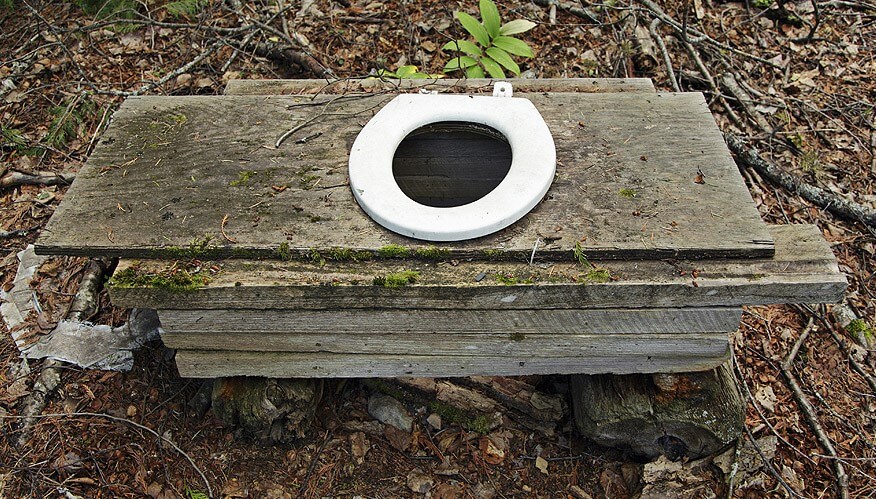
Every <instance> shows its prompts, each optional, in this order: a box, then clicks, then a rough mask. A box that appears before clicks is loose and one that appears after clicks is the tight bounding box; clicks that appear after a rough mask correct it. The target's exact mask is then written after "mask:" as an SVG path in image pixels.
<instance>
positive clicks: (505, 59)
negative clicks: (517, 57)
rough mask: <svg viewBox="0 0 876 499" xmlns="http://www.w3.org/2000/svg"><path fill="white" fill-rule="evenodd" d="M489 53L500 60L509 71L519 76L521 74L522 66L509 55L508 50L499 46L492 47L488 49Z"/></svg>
mask: <svg viewBox="0 0 876 499" xmlns="http://www.w3.org/2000/svg"><path fill="white" fill-rule="evenodd" d="M487 55H488V56H490V58H491V59H493V60H494V61H496V62H498V63H499V64H501V65H502V66H504V67H505V69H507V70H508V71H511V72H512V73H514V74H515V75H517V76H520V66H518V65H517V63H516V62H514V59H512V58H511V56H510V55H508V52H505V51H504V50H502V49H500V48H499V47H490V48H488V49H487Z"/></svg>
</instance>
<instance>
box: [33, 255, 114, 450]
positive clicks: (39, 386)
mask: <svg viewBox="0 0 876 499" xmlns="http://www.w3.org/2000/svg"><path fill="white" fill-rule="evenodd" d="M110 266H111V262H110V261H109V260H105V259H95V260H92V261H91V262H89V265H88V267H86V269H85V273H84V274H83V276H82V280H81V281H80V284H79V290H78V291H77V292H76V296H74V297H73V301H71V302H70V307H69V308H68V310H67V311H66V313H65V314H64V316H65V317H66V318H67V319H71V320H77V321H78V320H81V319H82V317H83V314H84V313H86V312H91V311H96V310H97V309H98V307H99V303H100V302H99V300H98V294H99V293H100V290H101V289H102V288H103V277H104V275H105V274H106V273H107V271H108V270H109V268H110ZM63 366H64V363H63V362H60V361H57V360H53V359H49V358H47V359H43V361H42V370H41V372H40V376H39V378H37V380H36V381H34V384H33V388H32V389H31V392H30V394H29V395H28V396H27V398H25V401H24V405H23V409H22V411H21V414H22V423H21V427H20V428H19V430H20V431H21V433H20V434H19V435H18V445H19V446H20V447H21V446H24V445H26V444H27V441H28V438H29V435H30V429H31V428H32V427H33V422H34V420H35V419H36V418H37V417H40V416H38V414H39V413H40V412H42V410H43V409H44V408H45V407H46V400H47V399H48V398H49V397H50V396H51V395H52V394H53V393H55V390H57V388H58V385H59V384H60V382H61V369H62V368H63Z"/></svg>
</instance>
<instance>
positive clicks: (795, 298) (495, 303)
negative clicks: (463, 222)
mask: <svg viewBox="0 0 876 499" xmlns="http://www.w3.org/2000/svg"><path fill="white" fill-rule="evenodd" d="M770 232H771V233H772V235H773V237H774V238H775V239H776V254H775V256H774V257H773V258H766V259H748V260H722V259H718V260H702V261H684V260H679V261H602V262H595V264H596V265H598V266H599V267H601V268H603V269H605V270H606V271H607V272H608V273H609V274H610V275H611V278H612V280H610V281H608V282H594V281H592V280H591V279H589V277H590V274H591V272H590V270H589V267H587V268H585V267H582V266H580V265H575V264H570V263H554V264H551V265H547V264H545V265H539V264H538V262H539V259H538V258H536V265H534V266H529V265H526V264H523V263H516V262H490V261H484V262H481V261H461V262H458V264H457V265H455V266H454V265H452V264H449V263H441V262H438V263H435V262H432V263H429V262H422V261H411V260H374V261H370V262H360V263H339V262H327V263H326V264H325V265H324V266H320V265H319V264H315V263H305V262H274V261H241V260H226V261H225V262H207V263H203V264H201V268H202V269H208V268H211V267H215V268H217V269H220V270H219V271H218V272H217V273H215V274H213V273H209V274H208V275H210V279H211V281H210V282H209V284H208V285H206V286H205V287H203V288H200V289H197V290H194V291H189V292H181V291H174V290H172V289H163V288H156V287H151V288H150V287H125V286H121V285H119V284H114V283H112V282H111V283H110V297H111V298H112V301H113V303H114V304H115V305H117V306H121V307H145V308H155V309H159V310H161V309H167V308H174V309H179V308H190V309H223V308H230V309H231V308H233V309H237V308H253V309H284V308H285V309H290V308H294V309H315V310H319V309H343V308H357V309H368V308H375V307H380V308H402V309H412V308H413V309H503V310H508V309H581V308H612V307H622V308H662V307H710V306H717V307H735V306H740V305H757V304H767V303H817V302H836V301H839V300H840V299H841V298H842V295H843V292H844V291H845V288H846V279H845V277H844V276H843V274H842V273H841V272H840V271H839V269H838V267H837V263H836V259H835V258H834V255H833V253H832V252H831V250H830V247H829V246H828V245H827V243H826V242H825V241H824V239H823V238H822V236H821V233H820V231H819V230H818V228H817V227H815V226H812V225H787V226H771V227H770ZM169 265H175V263H174V262H164V261H142V262H135V261H131V260H123V261H121V262H120V264H119V268H118V270H117V271H116V272H119V271H120V270H124V269H126V268H130V267H131V266H136V267H137V268H139V269H140V270H139V271H140V272H145V273H161V272H163V271H165V269H167V268H168V266H169ZM403 269H406V270H413V271H417V272H418V273H419V274H418V276H417V277H416V282H414V283H412V284H410V285H407V286H403V287H399V288H387V287H383V286H375V285H371V283H372V281H373V280H374V279H375V278H377V277H381V276H386V275H387V274H388V273H390V272H398V271H399V270H403ZM694 271H696V272H694ZM602 275H603V276H604V274H602ZM479 277H480V278H481V279H480V280H478V278H479ZM499 279H501V280H502V281H504V282H509V281H512V280H515V279H516V280H518V282H520V284H516V285H503V284H501V283H500V282H499Z"/></svg>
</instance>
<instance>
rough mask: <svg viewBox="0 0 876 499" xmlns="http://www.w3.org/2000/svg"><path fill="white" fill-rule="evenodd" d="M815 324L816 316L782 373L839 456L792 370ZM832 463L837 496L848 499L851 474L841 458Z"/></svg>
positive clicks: (821, 435)
mask: <svg viewBox="0 0 876 499" xmlns="http://www.w3.org/2000/svg"><path fill="white" fill-rule="evenodd" d="M814 324H815V318H814V317H810V318H809V323H808V324H806V328H805V329H804V330H803V332H802V333H800V337H799V338H798V339H797V341H796V342H795V343H794V346H793V347H792V348H791V351H790V352H789V353H788V356H787V357H785V360H783V361H782V363H781V364H780V367H781V370H782V374H783V375H784V376H785V380H786V381H787V382H788V386H789V387H790V388H791V392H792V393H793V394H794V400H796V401H797V405H799V406H800V409H802V410H803V414H804V415H805V416H806V420H807V422H808V423H809V426H810V427H811V428H812V431H813V432H815V438H816V439H817V440H818V442H819V443H820V444H821V446H822V447H824V450H825V451H827V453H828V454H829V455H831V456H833V457H839V456H838V455H837V453H836V449H834V447H833V443H832V442H831V441H830V438H829V437H828V436H827V433H825V432H824V429H823V428H822V427H821V423H819V421H818V415H817V414H816V411H815V407H813V406H812V403H811V402H810V401H809V398H808V397H807V396H806V394H805V393H803V389H802V388H800V383H799V382H798V381H797V377H796V376H795V375H794V372H793V371H792V370H791V367H792V365H793V363H794V358H795V357H796V356H797V352H799V351H800V346H801V345H802V344H803V342H805V341H806V338H807V337H808V336H809V333H810V332H811V331H812V330H813V326H814ZM831 464H832V465H833V471H834V474H835V475H836V488H837V496H838V497H840V498H841V499H847V498H848V497H849V476H848V475H847V474H846V470H845V468H844V467H843V464H842V461H841V460H839V459H834V460H833V461H832V462H831Z"/></svg>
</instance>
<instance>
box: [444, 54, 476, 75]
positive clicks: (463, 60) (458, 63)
mask: <svg viewBox="0 0 876 499" xmlns="http://www.w3.org/2000/svg"><path fill="white" fill-rule="evenodd" d="M477 63H478V61H477V60H476V59H474V58H473V57H469V56H467V55H463V56H459V57H454V58H453V59H450V62H448V63H447V64H446V65H445V66H444V72H445V73H449V72H450V71H453V70H456V69H460V68H467V67H471V66H474V65H476V64H477Z"/></svg>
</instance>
